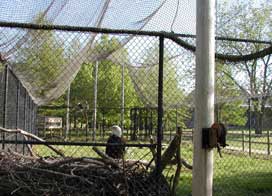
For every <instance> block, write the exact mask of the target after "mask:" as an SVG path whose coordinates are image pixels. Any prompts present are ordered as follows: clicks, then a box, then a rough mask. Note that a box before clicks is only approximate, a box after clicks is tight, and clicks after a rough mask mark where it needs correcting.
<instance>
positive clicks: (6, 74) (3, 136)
mask: <svg viewBox="0 0 272 196" xmlns="http://www.w3.org/2000/svg"><path fill="white" fill-rule="evenodd" d="M8 78H9V67H8V65H7V64H6V66H5V81H4V103H3V105H4V108H3V127H4V128H6V123H7V100H8V85H9V84H8ZM5 136H6V134H5V133H2V149H3V150H4V149H5Z"/></svg>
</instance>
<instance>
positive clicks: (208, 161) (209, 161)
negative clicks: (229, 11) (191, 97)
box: [192, 0, 215, 196]
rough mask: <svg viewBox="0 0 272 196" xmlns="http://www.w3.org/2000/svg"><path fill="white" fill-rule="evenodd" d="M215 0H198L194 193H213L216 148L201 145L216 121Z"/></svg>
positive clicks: (209, 194)
mask: <svg viewBox="0 0 272 196" xmlns="http://www.w3.org/2000/svg"><path fill="white" fill-rule="evenodd" d="M214 34H215V0H197V22H196V90H195V91H196V94H195V96H196V97H195V111H196V113H195V114H196V115H195V126H194V127H195V130H194V141H193V143H194V155H193V186H192V187H193V189H192V195H193V196H212V187H213V150H212V149H202V129H203V128H208V127H211V125H212V123H214V96H215V95H214V94H215V93H214V91H215V90H214V89H215V87H214V86H215V85H214V84H215V59H214V58H215V35H214Z"/></svg>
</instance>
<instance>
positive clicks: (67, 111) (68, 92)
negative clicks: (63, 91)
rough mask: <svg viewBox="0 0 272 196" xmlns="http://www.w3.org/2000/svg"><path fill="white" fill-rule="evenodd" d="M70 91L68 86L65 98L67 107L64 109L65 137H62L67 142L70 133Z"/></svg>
mask: <svg viewBox="0 0 272 196" xmlns="http://www.w3.org/2000/svg"><path fill="white" fill-rule="evenodd" d="M70 89H71V86H70V85H69V86H68V89H67V97H66V104H67V107H66V126H65V136H64V138H65V141H66V140H67V138H68V135H69V131H70Z"/></svg>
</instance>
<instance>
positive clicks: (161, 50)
mask: <svg viewBox="0 0 272 196" xmlns="http://www.w3.org/2000/svg"><path fill="white" fill-rule="evenodd" d="M163 57H164V37H163V36H162V35H161V36H160V37H159V76H158V83H159V84H158V130H157V165H156V166H157V168H156V169H157V174H160V173H161V172H162V171H161V152H162V134H163V122H162V120H163Z"/></svg>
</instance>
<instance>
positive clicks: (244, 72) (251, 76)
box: [218, 1, 272, 133]
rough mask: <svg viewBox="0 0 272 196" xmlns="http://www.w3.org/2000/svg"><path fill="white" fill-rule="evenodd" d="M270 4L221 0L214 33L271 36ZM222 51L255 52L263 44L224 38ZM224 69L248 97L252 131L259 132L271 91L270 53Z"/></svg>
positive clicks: (242, 36) (263, 46)
mask: <svg viewBox="0 0 272 196" xmlns="http://www.w3.org/2000/svg"><path fill="white" fill-rule="evenodd" d="M271 11H272V4H271V3H269V2H266V3H260V4H258V3H252V1H237V3H235V4H231V5H229V4H228V3H227V2H223V3H222V4H221V5H220V9H219V10H218V16H219V18H218V33H219V34H220V35H223V36H230V35H231V36H232V37H239V38H245V39H255V40H271V36H272V33H271V32H272V31H271V30H272V23H271V20H270V17H271ZM221 47H223V48H224V49H225V50H226V51H225V52H229V53H234V54H238V55H242V54H248V52H249V51H251V52H256V51H260V50H262V49H263V48H265V47H267V46H266V45H261V44H258V43H237V42H228V43H227V44H222V45H221ZM225 66H226V67H231V70H230V71H224V74H225V75H226V76H228V77H229V78H230V79H231V80H232V81H233V82H234V83H235V85H237V86H238V87H239V89H240V91H241V92H243V93H244V94H245V95H246V96H247V97H251V98H252V105H253V111H254V113H255V116H256V125H255V129H256V133H261V132H262V120H263V115H264V110H265V105H266V103H267V100H268V98H269V96H271V91H272V78H271V77H270V76H271V74H272V67H271V55H268V56H266V57H264V58H262V59H255V60H253V61H247V62H240V63H238V64H235V65H230V64H225Z"/></svg>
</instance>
